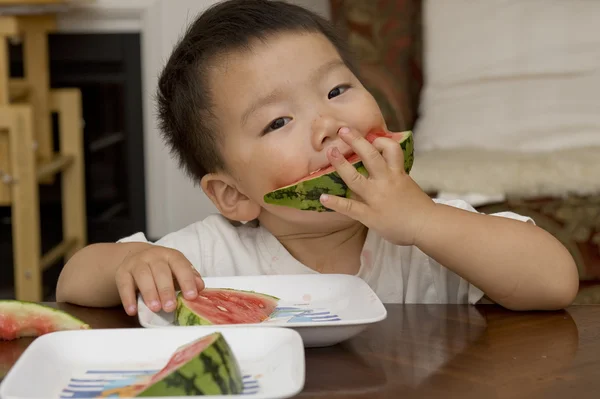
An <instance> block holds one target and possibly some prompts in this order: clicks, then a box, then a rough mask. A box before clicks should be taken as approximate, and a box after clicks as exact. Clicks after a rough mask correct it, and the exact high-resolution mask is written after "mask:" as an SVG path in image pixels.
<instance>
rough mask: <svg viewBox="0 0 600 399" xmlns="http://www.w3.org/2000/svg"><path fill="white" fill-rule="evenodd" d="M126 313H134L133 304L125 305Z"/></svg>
mask: <svg viewBox="0 0 600 399" xmlns="http://www.w3.org/2000/svg"><path fill="white" fill-rule="evenodd" d="M127 313H129V314H133V313H135V305H129V306H128V307H127Z"/></svg>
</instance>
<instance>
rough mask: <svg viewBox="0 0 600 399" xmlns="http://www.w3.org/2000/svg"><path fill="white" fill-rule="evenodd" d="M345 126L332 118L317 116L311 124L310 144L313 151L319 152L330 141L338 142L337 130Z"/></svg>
mask: <svg viewBox="0 0 600 399" xmlns="http://www.w3.org/2000/svg"><path fill="white" fill-rule="evenodd" d="M343 126H346V125H345V124H344V122H343V121H340V120H338V119H336V118H334V117H331V116H326V115H319V116H318V117H317V118H316V119H315V120H314V122H313V124H312V137H311V144H312V146H313V148H314V149H315V151H321V150H323V149H324V148H325V147H326V146H328V144H329V143H330V142H331V141H334V140H339V138H338V130H340V128H341V127H343Z"/></svg>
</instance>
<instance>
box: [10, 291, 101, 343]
mask: <svg viewBox="0 0 600 399" xmlns="http://www.w3.org/2000/svg"><path fill="white" fill-rule="evenodd" d="M89 328H90V327H89V325H87V324H86V323H84V322H83V321H81V320H79V319H77V318H75V317H73V316H71V315H70V314H68V313H66V312H63V311H61V310H59V309H54V308H51V307H49V306H45V305H42V304H39V303H33V302H25V301H17V300H2V301H0V340H13V339H17V338H20V337H37V336H40V335H43V334H48V333H51V332H54V331H62V330H78V329H89Z"/></svg>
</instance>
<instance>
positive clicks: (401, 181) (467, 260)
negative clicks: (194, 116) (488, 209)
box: [321, 128, 579, 310]
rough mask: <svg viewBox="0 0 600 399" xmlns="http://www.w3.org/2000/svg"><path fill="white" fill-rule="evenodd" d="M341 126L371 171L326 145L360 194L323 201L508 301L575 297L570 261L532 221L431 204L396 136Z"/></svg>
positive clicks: (551, 304)
mask: <svg viewBox="0 0 600 399" xmlns="http://www.w3.org/2000/svg"><path fill="white" fill-rule="evenodd" d="M339 134H340V137H341V138H342V139H343V140H344V141H345V142H346V143H348V144H349V145H350V146H351V147H352V148H353V150H354V151H355V152H356V153H357V154H358V155H360V157H361V158H362V160H363V163H364V164H365V167H366V168H367V170H368V171H369V177H364V176H362V175H361V174H359V173H358V172H357V171H356V169H354V167H352V165H350V164H349V163H348V161H346V160H345V159H344V157H342V156H336V155H337V154H336V152H335V151H331V152H330V153H329V159H330V161H331V163H332V165H333V166H334V167H335V168H336V170H337V171H338V173H339V174H340V176H341V177H342V179H344V181H345V182H346V183H347V184H348V186H349V188H350V189H351V190H352V191H353V192H355V193H356V194H357V195H358V196H359V197H360V198H361V199H362V201H358V200H352V199H347V198H340V197H335V196H327V195H323V196H322V197H321V201H322V203H323V205H325V206H327V207H328V208H330V209H332V210H334V211H337V212H340V213H343V214H345V215H347V216H349V217H352V218H354V219H356V220H359V221H360V222H362V223H363V224H364V225H366V226H367V227H369V228H372V229H374V230H376V231H377V232H378V233H379V234H380V235H381V236H382V237H384V238H385V239H386V240H388V241H390V242H392V243H395V244H398V245H416V246H418V247H419V248H420V249H421V250H422V251H423V252H424V253H426V254H427V255H429V256H430V257H432V258H433V259H435V260H436V261H438V263H440V264H441V265H443V266H445V267H446V268H448V269H450V270H452V271H453V272H455V273H456V274H458V275H460V276H461V277H463V278H464V279H466V280H467V281H469V282H471V283H472V284H473V285H475V286H476V287H478V288H479V289H481V290H482V291H483V292H485V294H486V295H487V296H488V297H489V298H490V299H492V300H493V301H495V302H496V303H498V304H500V305H503V306H505V307H507V308H510V309H515V310H517V309H519V310H525V309H557V308H563V307H565V306H567V305H569V304H570V303H571V301H572V300H573V299H574V297H575V295H576V293H577V289H578V285H579V280H578V275H577V268H576V266H575V262H574V260H573V258H572V257H571V256H570V254H569V253H568V251H567V250H566V248H565V247H564V246H563V245H561V244H560V242H559V241H558V240H556V239H555V238H554V237H552V236H551V235H550V234H549V233H547V232H546V231H544V230H542V229H541V228H539V227H537V226H535V225H533V224H530V223H524V222H521V221H516V220H511V219H508V218H502V217H496V216H489V215H482V214H478V213H475V212H468V211H464V210H461V209H455V208H453V207H449V206H445V205H441V204H436V203H435V202H434V201H433V200H432V199H431V198H429V197H428V196H427V195H426V194H425V193H424V192H423V191H422V190H421V188H420V187H419V186H418V185H417V184H416V183H415V182H414V181H413V180H412V179H411V178H410V177H409V176H408V175H407V174H406V173H405V171H404V158H403V153H402V150H401V149H400V146H399V145H398V144H397V143H395V142H394V141H393V140H390V139H387V138H377V139H375V141H373V144H370V143H369V142H368V141H367V140H365V139H364V138H363V137H362V136H361V135H360V134H358V133H357V132H355V131H353V130H347V131H346V129H344V128H342V129H340V132H339ZM381 153H382V154H381Z"/></svg>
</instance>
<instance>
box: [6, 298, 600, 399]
mask: <svg viewBox="0 0 600 399" xmlns="http://www.w3.org/2000/svg"><path fill="white" fill-rule="evenodd" d="M52 305H53V306H56V307H58V308H61V309H63V310H65V311H67V312H70V313H71V314H73V315H75V316H77V317H80V318H81V319H82V320H85V321H86V322H88V323H89V324H90V325H91V327H92V328H116V327H121V328H122V327H139V324H138V322H137V318H135V317H129V316H127V315H125V313H124V312H123V311H122V310H121V309H120V308H118V309H88V308H81V307H76V306H71V305H66V304H52ZM386 307H387V309H388V317H387V319H386V320H384V321H382V322H380V323H378V324H376V325H374V326H372V327H370V328H369V329H368V330H366V331H364V332H363V333H362V334H360V335H358V336H356V337H354V338H353V339H350V340H348V341H346V342H344V343H342V344H339V345H336V346H333V347H329V348H320V349H307V350H306V383H305V387H304V391H303V392H302V393H301V394H300V395H299V397H300V398H329V397H335V398H402V399H410V398H436V397H439V398H454V397H456V398H463V399H464V398H477V399H481V398H488V397H489V398H511V399H513V398H527V399H532V398H545V399H551V398H561V399H564V398H577V399H582V398H598V392H600V306H593V305H589V306H574V307H570V308H568V309H567V310H565V311H559V312H533V313H529V312H528V313H517V312H510V311H506V310H503V309H501V308H500V307H498V306H493V305H481V306H477V307H473V306H460V305H387V306H386ZM31 341H32V340H31V339H20V340H16V341H10V342H0V375H3V373H5V372H6V371H7V370H8V369H9V368H10V366H11V365H12V364H13V363H14V362H15V361H16V360H17V358H18V357H19V355H20V354H21V353H22V352H23V351H24V350H25V348H26V347H27V345H28V344H29V343H30V342H31Z"/></svg>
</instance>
